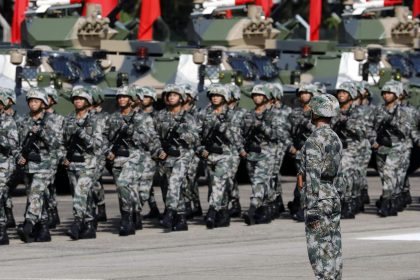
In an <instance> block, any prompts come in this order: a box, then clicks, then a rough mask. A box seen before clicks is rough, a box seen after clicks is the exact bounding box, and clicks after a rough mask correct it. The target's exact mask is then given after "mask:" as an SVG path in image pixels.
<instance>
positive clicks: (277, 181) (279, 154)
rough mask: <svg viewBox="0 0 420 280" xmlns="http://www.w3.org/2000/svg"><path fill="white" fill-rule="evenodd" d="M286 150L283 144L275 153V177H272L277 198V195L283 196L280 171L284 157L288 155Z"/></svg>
mask: <svg viewBox="0 0 420 280" xmlns="http://www.w3.org/2000/svg"><path fill="white" fill-rule="evenodd" d="M286 149H287V147H285V146H284V145H283V144H278V146H277V148H276V153H275V155H276V156H275V160H274V167H273V175H272V177H271V188H272V189H274V190H275V193H276V197H277V195H281V194H282V192H283V191H282V188H281V173H280V169H281V166H282V164H283V159H284V156H285V155H286Z"/></svg>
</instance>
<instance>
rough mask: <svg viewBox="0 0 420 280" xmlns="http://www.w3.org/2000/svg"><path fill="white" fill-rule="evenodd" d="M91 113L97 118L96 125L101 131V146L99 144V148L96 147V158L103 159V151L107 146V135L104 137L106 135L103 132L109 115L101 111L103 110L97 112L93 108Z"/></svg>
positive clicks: (104, 151)
mask: <svg viewBox="0 0 420 280" xmlns="http://www.w3.org/2000/svg"><path fill="white" fill-rule="evenodd" d="M91 114H92V115H93V116H94V117H95V119H96V120H97V126H98V128H99V129H100V130H101V131H102V133H103V135H102V146H101V148H99V149H96V153H95V154H96V156H97V158H98V159H101V160H104V158H105V153H106V151H107V148H108V147H109V141H108V137H106V135H104V133H105V132H106V126H107V122H108V119H109V117H110V115H109V114H108V113H106V112H103V111H102V112H97V111H95V110H93V111H92V112H91Z"/></svg>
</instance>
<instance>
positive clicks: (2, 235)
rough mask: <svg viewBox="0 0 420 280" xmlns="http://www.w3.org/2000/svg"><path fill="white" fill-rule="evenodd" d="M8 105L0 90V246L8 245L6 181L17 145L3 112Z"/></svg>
mask: <svg viewBox="0 0 420 280" xmlns="http://www.w3.org/2000/svg"><path fill="white" fill-rule="evenodd" d="M8 104H9V97H8V95H7V93H6V89H0V124H1V126H0V127H1V128H0V245H7V244H9V237H8V235H7V221H8V217H7V215H6V209H7V208H6V199H7V192H8V187H7V180H8V179H9V177H10V174H11V172H12V171H13V168H12V166H14V164H15V161H14V160H13V157H14V156H16V152H17V150H15V149H13V148H14V147H17V146H18V144H19V141H18V139H19V138H18V130H17V126H16V123H15V121H14V120H13V118H12V117H11V116H9V115H7V114H6V113H5V111H4V110H5V108H6V107H7V106H8Z"/></svg>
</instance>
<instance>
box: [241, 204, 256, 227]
mask: <svg viewBox="0 0 420 280" xmlns="http://www.w3.org/2000/svg"><path fill="white" fill-rule="evenodd" d="M256 210H257V209H256V207H255V206H254V205H251V206H250V207H249V209H248V211H246V212H244V214H243V215H242V217H243V218H244V221H245V224H247V225H249V226H251V225H255V212H256Z"/></svg>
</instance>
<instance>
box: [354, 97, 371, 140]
mask: <svg viewBox="0 0 420 280" xmlns="http://www.w3.org/2000/svg"><path fill="white" fill-rule="evenodd" d="M374 112H375V106H374V105H359V106H357V107H356V108H355V114H356V118H357V119H358V120H359V121H362V122H363V127H364V138H365V139H370V138H371V137H372V133H373V121H374Z"/></svg>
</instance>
